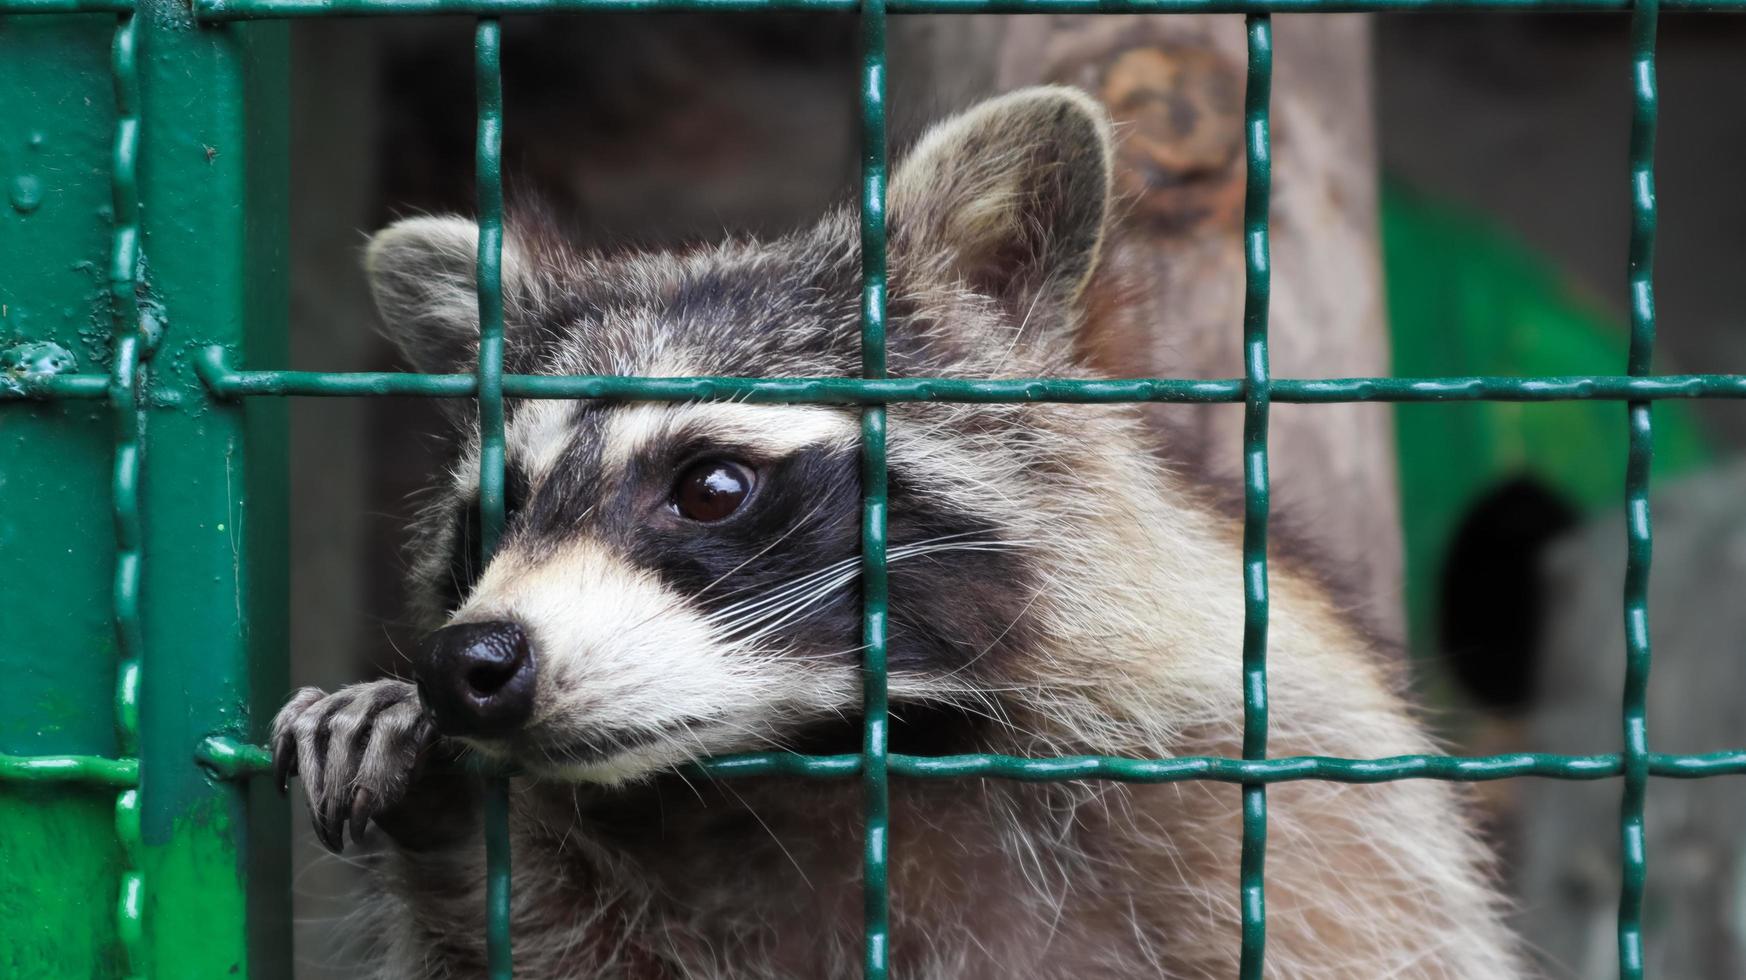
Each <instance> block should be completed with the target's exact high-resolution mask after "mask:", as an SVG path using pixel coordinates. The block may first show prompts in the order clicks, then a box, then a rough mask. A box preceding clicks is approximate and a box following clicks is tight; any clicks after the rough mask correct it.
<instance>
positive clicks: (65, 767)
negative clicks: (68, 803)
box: [0, 755, 139, 787]
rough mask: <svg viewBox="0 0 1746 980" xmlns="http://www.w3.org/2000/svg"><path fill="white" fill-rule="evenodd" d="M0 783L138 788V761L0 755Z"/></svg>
mask: <svg viewBox="0 0 1746 980" xmlns="http://www.w3.org/2000/svg"><path fill="white" fill-rule="evenodd" d="M0 783H89V784H91V785H94V786H120V787H133V786H138V785H139V760H138V759H105V758H103V757H102V756H95V755H0Z"/></svg>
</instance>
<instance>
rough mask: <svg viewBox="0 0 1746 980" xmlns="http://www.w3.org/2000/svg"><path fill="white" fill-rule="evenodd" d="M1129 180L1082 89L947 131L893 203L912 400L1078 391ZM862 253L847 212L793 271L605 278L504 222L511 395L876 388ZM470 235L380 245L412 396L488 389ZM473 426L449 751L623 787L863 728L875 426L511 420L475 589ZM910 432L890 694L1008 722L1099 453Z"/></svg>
mask: <svg viewBox="0 0 1746 980" xmlns="http://www.w3.org/2000/svg"><path fill="white" fill-rule="evenodd" d="M1109 160H1110V147H1109V131H1108V124H1107V122H1106V121H1105V119H1104V117H1103V115H1102V112H1101V110H1100V109H1099V108H1098V107H1097V105H1096V104H1095V103H1094V102H1092V101H1091V100H1090V99H1088V98H1086V97H1085V96H1083V95H1080V94H1078V93H1077V92H1074V91H1072V90H1067V89H1053V88H1050V89H1031V90H1026V91H1023V92H1018V93H1015V94H1012V95H1009V96H1006V97H1003V98H1000V99H997V100H994V101H992V102H988V103H985V104H983V105H982V106H980V107H978V108H976V109H974V110H972V111H971V112H969V113H967V114H965V115H963V116H960V117H957V118H955V119H952V120H949V121H948V122H946V123H945V124H943V125H942V126H940V127H939V128H937V129H935V130H934V131H932V132H931V133H929V134H928V135H927V136H926V137H925V138H924V139H923V140H922V141H921V142H920V144H919V145H918V146H917V148H916V149H915V150H914V152H913V153H911V154H910V156H909V157H908V158H907V160H906V161H905V162H904V164H903V165H902V166H901V167H900V168H899V169H898V170H897V172H896V174H895V177H894V180H893V182H892V185H891V188H890V194H889V211H890V218H889V222H888V224H889V228H890V238H891V247H890V265H891V292H890V299H889V324H890V325H889V328H888V334H889V360H890V364H891V370H892V374H894V375H898V376H901V375H904V374H936V375H959V376H982V377H989V376H1001V375H1007V376H1014V375H1029V374H1062V373H1074V372H1075V369H1074V367H1073V364H1072V357H1071V350H1072V346H1073V337H1072V334H1073V330H1074V329H1075V325H1076V323H1077V321H1078V319H1079V311H1078V305H1079V298H1080V294H1081V292H1082V291H1083V289H1084V287H1085V285H1086V281H1087V279H1088V277H1089V276H1090V275H1091V273H1092V270H1093V268H1094V266H1095V263H1096V258H1097V252H1098V247H1099V243H1100V241H1101V238H1102V234H1103V228H1104V223H1105V216H1106V213H1107V210H1108V205H1107V200H1108V195H1109V182H1110V164H1109ZM854 229H855V221H854V218H853V216H852V215H850V214H847V213H837V214H833V215H830V216H828V217H827V218H826V219H825V220H824V221H822V222H821V223H820V224H819V225H818V226H816V227H814V228H812V229H810V230H807V231H804V232H801V233H798V234H795V235H793V236H790V237H787V238H784V239H780V240H777V241H773V242H763V243H729V244H725V245H721V246H716V247H711V248H706V249H699V250H695V251H689V252H684V253H678V254H633V255H628V256H617V257H602V256H591V255H585V254H579V253H577V252H575V251H573V250H572V249H570V248H568V247H567V246H565V245H564V244H563V243H562V242H561V240H560V239H559V238H558V237H557V236H556V235H555V234H553V233H552V232H551V231H550V230H548V229H545V228H543V227H541V226H539V225H538V224H537V223H534V222H529V221H524V220H518V221H516V222H512V225H511V228H510V230H509V233H508V235H507V236H506V241H505V245H504V252H503V285H504V296H505V316H506V364H507V370H509V371H510V372H516V373H534V374H539V373H544V374H612V375H642V376H676V375H677V376H698V375H720V376H764V377H779V376H853V375H855V374H857V373H858V371H859V320H858V311H859V299H860V297H859V246H858V240H857V236H856V234H855V230H854ZM477 234H478V232H477V229H476V227H475V225H474V224H473V223H472V222H470V221H466V220H463V219H459V218H428V217H427V218H414V219H410V220H406V221H402V222H400V223H398V224H395V225H393V226H391V227H390V228H388V229H386V230H384V231H382V232H381V233H379V234H378V235H377V236H375V238H374V239H373V240H372V241H371V243H370V247H369V251H368V259H367V265H368V270H369V274H370V279H371V283H372V288H373V290H374V293H375V296H376V300H377V303H378V305H379V307H380V310H381V313H382V315H383V319H384V320H385V322H386V323H387V325H388V329H389V331H390V332H391V334H392V336H393V337H394V339H395V340H396V341H397V342H398V343H399V345H400V346H401V348H402V349H403V351H404V352H405V354H406V356H407V357H408V358H409V360H410V361H411V362H412V363H413V364H414V365H415V366H416V367H417V368H418V369H419V370H422V371H431V372H466V371H471V370H472V365H473V362H474V358H475V357H476V351H477V340H478V316H477V301H476V298H475V294H474V290H475V285H474V283H475V280H474V261H475V246H476V237H477ZM471 411H472V409H471V407H470V405H467V404H464V403H457V405H456V412H457V419H456V421H457V426H456V433H457V435H456V437H455V443H454V456H455V460H456V462H455V464H454V466H453V468H452V470H451V472H450V473H449V474H448V476H447V478H446V480H445V481H443V482H442V484H441V485H440V486H439V487H437V488H436V492H435V493H434V494H433V500H434V503H433V504H432V505H431V507H430V508H429V510H428V512H427V513H426V514H425V516H424V517H423V518H422V519H421V521H420V523H419V525H418V527H417V528H416V530H415V540H414V545H413V559H414V575H415V577H416V579H417V587H418V592H419V594H420V598H421V602H422V603H423V605H424V612H425V613H426V618H427V621H428V623H429V625H430V626H432V627H440V628H437V629H435V630H434V631H433V632H432V633H431V635H430V639H429V640H428V641H427V642H426V643H425V645H424V648H423V649H422V650H421V651H420V653H419V656H418V657H417V658H416V666H417V674H418V679H419V683H420V690H421V692H422V693H423V697H424V698H425V700H426V702H427V704H428V705H429V707H430V708H431V709H432V710H433V712H434V714H435V716H436V718H437V721H438V725H439V727H440V728H442V729H443V730H444V731H446V732H448V733H450V734H454V735H457V736H461V737H465V738H468V739H469V740H470V741H471V742H472V743H474V744H475V745H476V747H477V748H479V749H480V750H481V751H483V752H485V753H487V754H493V755H497V756H500V757H505V758H509V759H513V761H515V762H516V763H518V764H520V765H521V766H523V767H525V768H527V769H529V770H532V771H534V772H536V773H545V774H547V775H553V776H561V777H565V778H575V779H585V780H595V781H603V782H612V781H621V780H626V779H634V778H638V777H641V776H645V775H648V774H651V773H653V772H655V771H658V770H661V769H664V768H668V767H671V766H673V765H676V764H679V763H681V762H684V761H686V760H689V759H693V758H697V757H701V756H704V755H710V754H720V753H725V752H733V751H744V750H752V749H759V748H769V747H777V746H779V747H793V746H795V745H797V744H799V740H802V739H804V738H806V737H807V733H808V732H809V731H814V730H816V729H818V728H819V727H820V726H821V725H822V726H828V725H830V724H831V723H833V722H841V721H844V720H847V721H849V722H851V723H852V722H853V721H854V716H855V715H856V713H857V712H858V711H859V705H860V697H861V693H860V691H861V687H860V676H859V670H860V649H861V625H860V593H859V589H858V587H857V581H858V577H859V574H858V570H859V534H860V479H859V464H860V460H859V454H860V444H859V412H858V410H855V409H852V408H844V407H835V406H823V405H789V406H785V405H748V404H737V403H627V402H609V401H601V400H590V401H558V400H511V401H510V402H509V404H508V405H507V406H506V411H507V419H506V424H505V437H506V450H507V464H506V505H507V506H506V511H507V520H506V525H505V529H504V536H503V538H502V540H501V542H500V544H499V547H498V549H497V551H496V553H495V555H494V556H493V557H492V559H491V560H490V562H489V563H487V564H485V565H484V567H480V564H479V562H478V560H477V549H478V544H479V518H478V508H477V503H476V500H477V492H478V491H477V487H478V470H479V445H478V438H477V436H476V434H474V430H475V428H476V427H475V425H474V421H473V417H472V415H471ZM889 429H890V435H889V459H890V488H891V489H890V499H891V506H890V518H889V527H890V534H889V541H890V544H889V561H890V578H891V596H892V598H891V608H892V619H891V623H890V630H889V635H890V652H889V655H890V665H891V676H892V691H893V696H894V698H895V699H896V701H897V702H898V704H899V705H900V706H902V705H911V706H914V705H923V704H946V705H954V706H965V707H966V709H967V710H968V711H969V712H970V713H971V714H974V713H976V712H987V711H989V710H991V707H992V710H998V707H997V706H993V705H992V700H993V697H994V695H992V694H991V693H990V692H991V691H993V690H994V689H996V688H997V687H998V686H999V684H1000V683H1001V681H1000V677H1001V676H1002V672H1003V670H1004V669H1005V666H1004V665H1005V664H1007V663H1008V661H1010V660H1011V658H1012V656H1013V651H1016V650H1021V649H1022V648H1023V647H1024V645H1025V644H1026V643H1027V642H1028V637H1029V636H1030V635H1031V634H1032V633H1033V632H1034V630H1035V629H1036V628H1037V626H1036V624H1035V623H1034V622H1033V619H1034V617H1033V616H1032V613H1031V606H1032V603H1033V602H1034V601H1035V598H1036V595H1037V594H1038V592H1039V590H1040V589H1041V588H1042V587H1043V585H1044V584H1045V579H1046V576H1044V575H1043V574H1041V573H1040V571H1039V566H1038V563H1037V548H1038V547H1039V545H1040V544H1042V543H1043V542H1041V541H1040V540H1039V537H1040V532H1042V531H1046V530H1049V529H1050V528H1051V527H1053V526H1054V525H1052V524H1051V523H1050V522H1051V520H1053V518H1052V516H1051V515H1052V514H1053V513H1054V512H1055V508H1058V507H1063V506H1065V507H1068V508H1069V509H1071V507H1072V506H1073V504H1072V500H1073V499H1074V495H1075V494H1076V493H1079V492H1080V491H1081V489H1082V488H1079V487H1078V486H1077V484H1076V483H1075V480H1074V477H1073V474H1072V472H1071V471H1072V467H1071V466H1070V465H1064V464H1063V461H1064V460H1067V459H1070V458H1071V455H1072V453H1073V452H1074V451H1077V450H1079V447H1080V446H1081V444H1082V443H1083V442H1084V438H1083V434H1082V433H1078V432H1076V431H1074V430H1073V428H1072V427H1071V426H1067V425H1063V424H1060V421H1059V418H1058V416H1057V415H1056V414H1055V413H1052V412H1051V411H1049V410H1048V408H1047V407H1046V406H1018V405H987V406H961V405H921V404H917V405H903V406H894V407H893V408H892V410H891V420H890V425H889ZM1057 530H1058V528H1057ZM901 713H902V708H901V707H900V709H899V714H900V716H901Z"/></svg>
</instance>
